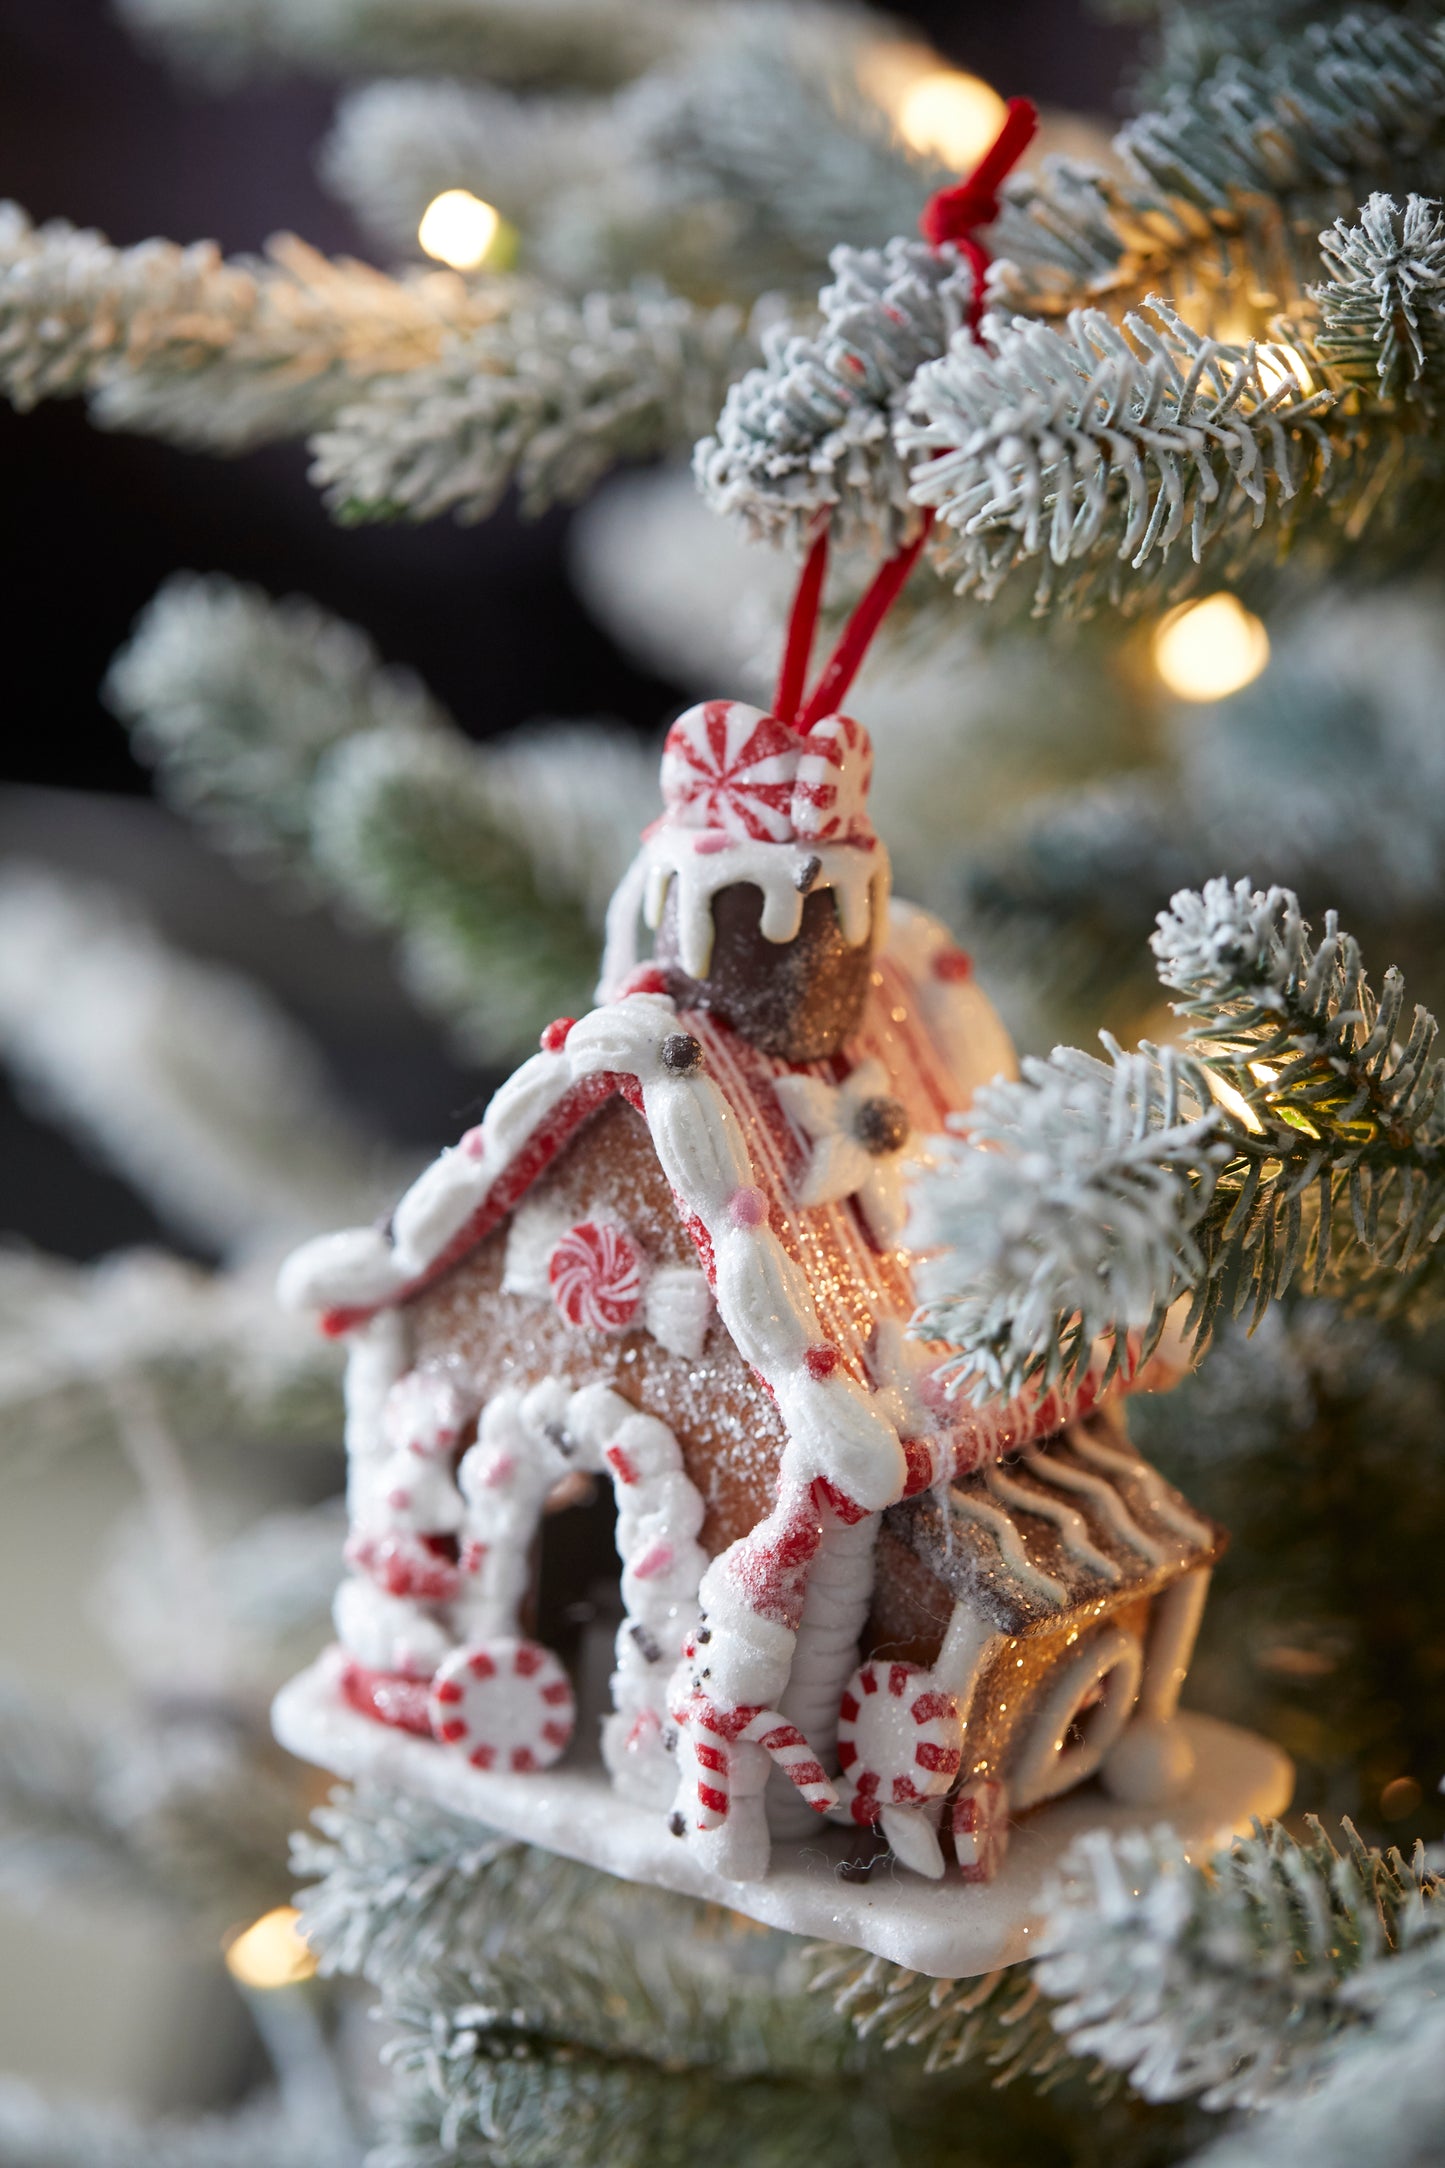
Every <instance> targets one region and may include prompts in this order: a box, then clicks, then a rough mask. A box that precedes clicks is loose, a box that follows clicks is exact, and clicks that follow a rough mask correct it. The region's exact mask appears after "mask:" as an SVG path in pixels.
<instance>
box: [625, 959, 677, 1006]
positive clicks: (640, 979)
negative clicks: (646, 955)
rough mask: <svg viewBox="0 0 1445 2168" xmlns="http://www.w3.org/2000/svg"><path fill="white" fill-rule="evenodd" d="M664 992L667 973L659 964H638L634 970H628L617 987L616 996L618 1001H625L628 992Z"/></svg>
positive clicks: (665, 990)
mask: <svg viewBox="0 0 1445 2168" xmlns="http://www.w3.org/2000/svg"><path fill="white" fill-rule="evenodd" d="M666 992H667V973H666V972H665V971H664V970H663V969H662V968H661V966H660V965H658V964H639V965H638V967H637V969H636V970H635V971H629V972H628V974H627V976H626V978H625V979H624V980H623V981H622V984H621V985H620V986H619V987H618V989H617V998H618V1000H619V1001H625V1000H626V999H627V996H628V995H629V994H665V993H666Z"/></svg>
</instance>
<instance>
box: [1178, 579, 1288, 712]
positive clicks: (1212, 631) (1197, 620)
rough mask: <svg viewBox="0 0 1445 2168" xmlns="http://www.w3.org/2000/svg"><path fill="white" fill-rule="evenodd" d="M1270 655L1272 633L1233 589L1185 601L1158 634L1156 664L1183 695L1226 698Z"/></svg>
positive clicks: (1249, 681) (1187, 697) (1254, 674)
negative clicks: (1193, 600)
mask: <svg viewBox="0 0 1445 2168" xmlns="http://www.w3.org/2000/svg"><path fill="white" fill-rule="evenodd" d="M1268 661H1269V634H1268V633H1267V632H1266V631H1265V629H1264V627H1263V625H1262V624H1261V623H1260V621H1259V619H1258V618H1257V617H1256V616H1254V614H1253V612H1252V611H1249V610H1246V608H1245V607H1244V604H1243V603H1242V602H1239V601H1238V600H1236V598H1235V597H1234V596H1233V595H1208V596H1206V598H1205V599H1204V601H1203V602H1186V603H1184V604H1182V605H1181V607H1180V608H1179V609H1177V610H1171V611H1170V612H1169V615H1168V616H1167V617H1165V618H1163V619H1161V621H1160V623H1159V626H1158V629H1157V630H1156V632H1155V634H1154V667H1155V669H1156V670H1157V671H1158V672H1159V675H1160V677H1161V678H1162V679H1163V680H1164V683H1165V684H1166V685H1167V686H1168V688H1169V690H1170V692H1171V693H1173V694H1174V695H1175V696H1176V697H1177V698H1178V699H1180V700H1223V699H1225V698H1226V697H1227V695H1228V694H1230V693H1237V692H1239V691H1240V690H1241V688H1242V687H1243V686H1245V685H1250V684H1253V682H1254V680H1255V679H1256V678H1257V677H1258V676H1259V674H1260V672H1261V670H1263V668H1264V666H1265V664H1266V663H1267V662H1268Z"/></svg>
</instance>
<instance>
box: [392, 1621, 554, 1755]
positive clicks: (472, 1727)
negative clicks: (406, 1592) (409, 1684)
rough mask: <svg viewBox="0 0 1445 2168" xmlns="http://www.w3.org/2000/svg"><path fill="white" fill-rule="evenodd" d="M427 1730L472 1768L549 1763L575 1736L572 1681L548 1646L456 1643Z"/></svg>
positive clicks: (434, 1690)
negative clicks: (463, 1645)
mask: <svg viewBox="0 0 1445 2168" xmlns="http://www.w3.org/2000/svg"><path fill="white" fill-rule="evenodd" d="M428 1712H429V1719H430V1722H429V1729H430V1731H431V1733H432V1736H433V1737H434V1738H435V1739H437V1740H439V1741H440V1743H441V1744H442V1745H443V1746H448V1747H455V1748H456V1749H458V1751H459V1752H461V1753H464V1754H465V1756H466V1758H467V1760H468V1761H469V1762H470V1764H471V1766H472V1767H473V1768H474V1769H492V1768H508V1769H513V1770H518V1771H529V1770H534V1769H546V1768H549V1767H550V1766H551V1764H552V1763H553V1762H554V1761H556V1759H557V1757H558V1755H559V1754H561V1752H562V1751H563V1749H564V1748H565V1747H566V1745H567V1742H568V1741H569V1740H570V1738H571V1737H572V1729H573V1725H574V1724H575V1722H576V1716H577V1710H576V1704H575V1702H574V1700H573V1696H572V1687H571V1682H570V1681H569V1679H568V1677H567V1674H566V1672H565V1671H564V1670H563V1669H562V1666H561V1665H560V1664H559V1663H558V1661H557V1658H556V1657H555V1656H554V1655H553V1654H552V1651H551V1650H550V1649H544V1648H543V1647H542V1646H541V1645H540V1643H538V1642H536V1641H524V1640H518V1639H515V1638H511V1637H508V1638H505V1639H501V1640H497V1641H492V1642H489V1643H488V1644H487V1645H486V1646H485V1647H475V1646H474V1647H471V1648H460V1649H454V1650H453V1651H452V1654H451V1655H450V1656H448V1658H447V1659H446V1661H445V1663H444V1664H443V1665H442V1667H441V1669H440V1671H439V1672H438V1673H437V1675H436V1678H435V1679H434V1680H433V1682H432V1686H431V1692H430V1697H429V1703H428Z"/></svg>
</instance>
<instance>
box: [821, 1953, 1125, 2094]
mask: <svg viewBox="0 0 1445 2168" xmlns="http://www.w3.org/2000/svg"><path fill="white" fill-rule="evenodd" d="M809 1957H810V1959H811V1963H812V1977H811V1980H810V1982H809V1984H810V1986H811V1987H812V1988H813V1990H814V1992H815V1993H818V1994H824V1995H826V1996H827V1997H828V1999H829V2001H830V2002H831V2003H832V2005H833V2008H834V2009H835V2010H836V2011H837V2012H838V2014H839V2015H840V2017H846V2018H847V2019H848V2021H849V2022H850V2024H852V2026H853V2027H854V2029H855V2030H856V2032H857V2033H858V2036H859V2038H860V2039H863V2040H869V2039H875V2040H876V2041H877V2042H878V2045H879V2046H880V2047H881V2048H883V2049H884V2050H885V2051H889V2052H892V2053H897V2052H899V2051H900V2050H902V2051H909V2052H911V2053H913V2054H918V2053H920V2052H921V2054H922V2057H923V2068H924V2070H925V2071H927V2072H929V2073H934V2072H941V2071H948V2070H957V2069H960V2068H961V2067H963V2066H964V2065H965V2064H982V2066H983V2067H984V2068H985V2069H987V2070H989V2071H992V2072H993V2074H994V2075H993V2083H994V2084H995V2085H997V2086H1004V2085H1009V2084H1011V2083H1012V2082H1013V2080H1014V2079H1016V2078H1023V2077H1027V2078H1030V2079H1032V2080H1033V2081H1034V2084H1035V2085H1036V2086H1037V2088H1038V2090H1039V2091H1041V2092H1043V2091H1047V2090H1048V2089H1049V2088H1050V2087H1051V2086H1054V2085H1057V2084H1059V2083H1061V2082H1062V2081H1063V2080H1064V2079H1066V2078H1075V2077H1078V2076H1080V2075H1081V2074H1087V2075H1088V2076H1090V2077H1091V2078H1093V2079H1095V2081H1096V2083H1097V2082H1098V2081H1099V2080H1100V2079H1102V2078H1104V2077H1106V2074H1105V2073H1103V2072H1102V2070H1101V2066H1100V2065H1098V2064H1097V2062H1093V2061H1091V2060H1089V2059H1085V2060H1082V2061H1081V2060H1080V2058H1079V2057H1078V2056H1076V2055H1075V2054H1074V2053H1073V2051H1072V2050H1071V2049H1070V2048H1069V2046H1068V2045H1067V2043H1066V2042H1064V2041H1063V2040H1061V2039H1060V2037H1059V2035H1058V2033H1057V2032H1056V2031H1055V2030H1054V2025H1053V2014H1052V2010H1051V2008H1050V2005H1049V2004H1048V2003H1047V2002H1046V2001H1045V1999H1044V1997H1043V1996H1042V1995H1041V1994H1040V1992H1039V1989H1038V1986H1037V1984H1036V1983H1035V1981H1034V1980H1033V1978H1032V1977H1031V1976H1030V1974H1029V1972H1028V1971H1027V1970H1026V1969H1025V1968H1024V1967H1023V1966H1021V1965H1013V1966H1009V1967H1008V1968H1006V1969H1005V1970H1004V1971H1002V1972H990V1973H985V1974H984V1975H983V1976H982V1977H980V1978H975V1979H964V1980H936V1979H933V1978H931V1977H930V1976H929V1975H928V1974H926V1973H918V1972H910V1971H907V1970H906V1969H905V1968H904V1967H903V1966H901V1965H892V1964H889V1963H888V1962H887V1960H886V1959H885V1958H882V1957H869V1956H868V1955H867V1954H866V1953H861V1954H860V1952H858V1951H857V1950H852V1949H847V1948H841V1947H840V1946H839V1945H838V1944H836V1943H819V1944H816V1945H815V1946H814V1947H813V1948H812V1949H811V1950H810V1952H809Z"/></svg>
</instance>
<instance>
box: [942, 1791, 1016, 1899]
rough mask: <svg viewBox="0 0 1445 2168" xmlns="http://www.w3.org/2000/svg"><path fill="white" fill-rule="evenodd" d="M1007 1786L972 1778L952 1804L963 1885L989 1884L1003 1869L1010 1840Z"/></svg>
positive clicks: (954, 1841) (954, 1842)
mask: <svg viewBox="0 0 1445 2168" xmlns="http://www.w3.org/2000/svg"><path fill="white" fill-rule="evenodd" d="M1008 1809H1009V1800H1008V1786H1007V1785H1006V1784H1004V1783H1002V1782H1001V1781H1000V1780H999V1779H998V1778H997V1777H975V1778H973V1780H972V1782H970V1783H968V1784H965V1785H964V1786H963V1788H962V1790H961V1791H960V1792H959V1793H958V1796H957V1798H956V1799H955V1800H954V1802H953V1849H954V1853H955V1855H956V1857H957V1860H958V1866H959V1872H960V1874H961V1875H962V1877H963V1880H964V1881H965V1882H991V1881H992V1880H993V1878H994V1876H995V1875H996V1874H997V1873H998V1871H999V1868H1000V1867H1001V1866H1002V1865H1003V1863H1004V1859H1005V1857H1006V1855H1007V1853H1008V1839H1009V1818H1008Z"/></svg>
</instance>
